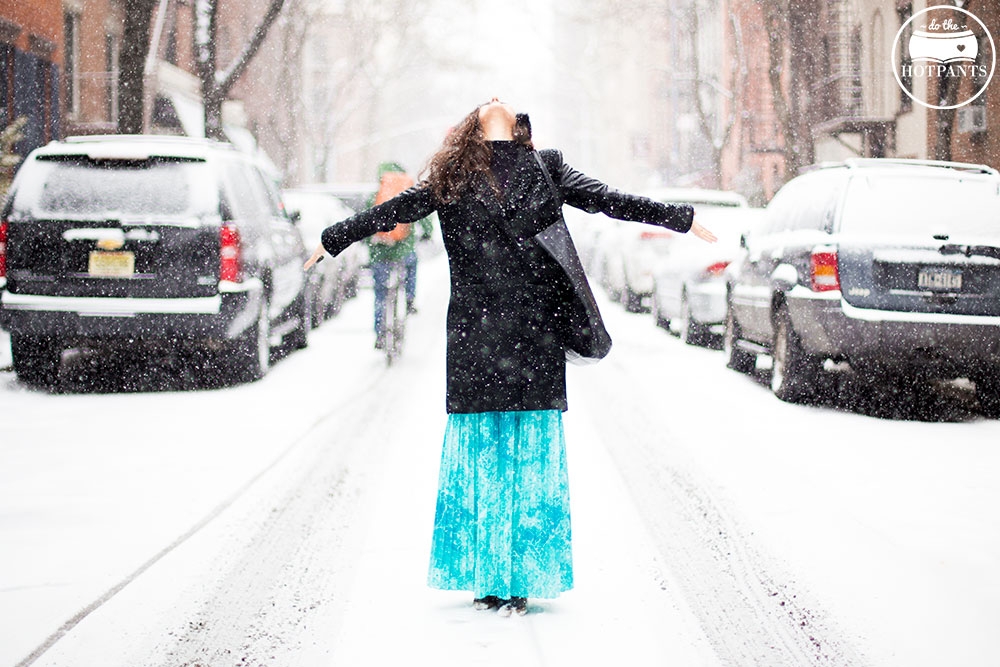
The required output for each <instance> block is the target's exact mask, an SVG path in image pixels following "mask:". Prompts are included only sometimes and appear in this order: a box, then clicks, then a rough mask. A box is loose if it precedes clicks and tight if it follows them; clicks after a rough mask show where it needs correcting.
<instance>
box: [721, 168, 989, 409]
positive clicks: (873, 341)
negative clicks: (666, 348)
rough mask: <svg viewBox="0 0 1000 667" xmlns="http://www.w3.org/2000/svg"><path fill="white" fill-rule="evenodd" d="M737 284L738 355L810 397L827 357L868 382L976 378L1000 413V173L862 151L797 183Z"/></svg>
mask: <svg viewBox="0 0 1000 667" xmlns="http://www.w3.org/2000/svg"><path fill="white" fill-rule="evenodd" d="M742 245H743V252H742V253H741V258H740V259H739V260H738V261H736V262H733V263H732V264H731V265H730V269H729V272H728V278H727V304H728V305H727V317H726V333H725V349H726V352H727V355H728V365H729V366H730V367H731V368H734V369H737V370H740V371H743V372H750V371H752V370H753V369H754V366H755V361H756V358H755V355H756V354H758V353H765V354H770V355H771V356H772V358H773V368H772V379H771V388H772V390H773V391H774V393H775V394H776V395H777V396H778V397H779V398H781V399H782V400H786V401H792V402H797V401H802V400H806V399H810V398H812V397H813V396H814V394H815V393H816V392H817V390H818V388H819V387H821V386H822V384H823V382H822V380H823V379H824V378H823V374H824V369H825V366H824V365H825V364H826V362H827V360H832V361H834V362H847V363H848V364H849V366H850V367H851V368H852V369H853V370H854V371H855V372H857V373H858V374H859V375H860V376H862V377H864V378H868V379H871V380H884V379H886V378H893V379H899V378H903V377H907V378H958V377H965V378H970V379H972V380H974V381H975V383H976V392H977V397H978V398H979V402H980V404H981V406H982V407H983V408H984V410H985V411H987V412H988V413H990V414H997V413H1000V174H998V172H997V171H995V170H994V169H991V168H989V167H985V166H982V165H972V164H960V163H951V162H930V161H921V160H889V159H857V160H848V161H847V162H845V163H843V164H837V165H830V166H820V167H817V168H815V169H813V170H811V171H808V172H807V173H805V174H803V175H801V176H799V177H797V178H794V179H793V180H791V181H789V182H788V183H787V184H786V185H785V186H784V187H783V188H782V189H781V190H780V191H779V192H778V193H777V195H776V196H775V197H774V199H773V200H772V201H771V203H770V204H769V205H768V207H767V210H766V215H765V219H764V221H763V223H762V225H761V226H760V227H758V228H757V229H754V230H752V231H751V232H749V233H748V234H746V235H745V237H744V241H743V244H742Z"/></svg>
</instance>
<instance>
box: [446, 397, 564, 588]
mask: <svg viewBox="0 0 1000 667" xmlns="http://www.w3.org/2000/svg"><path fill="white" fill-rule="evenodd" d="M570 538H571V535H570V518H569V478H568V474H567V469H566V443H565V439H564V438H563V426H562V413H561V412H560V411H558V410H539V411H532V412H484V413H472V414H450V415H448V426H447V428H446V430H445V435H444V448H443V452H442V455H441V472H440V477H439V480H438V498H437V511H436V515H435V518H434V536H433V541H432V545H431V563H430V573H429V576H428V583H429V585H430V586H431V587H433V588H440V589H445V590H458V591H471V592H472V593H473V594H474V597H477V598H481V597H485V596H487V595H496V596H497V597H500V598H504V599H509V598H511V597H526V598H527V597H531V598H554V597H556V596H558V595H559V594H560V593H561V592H563V591H567V590H569V589H571V588H572V587H573V559H572V555H571V539H570Z"/></svg>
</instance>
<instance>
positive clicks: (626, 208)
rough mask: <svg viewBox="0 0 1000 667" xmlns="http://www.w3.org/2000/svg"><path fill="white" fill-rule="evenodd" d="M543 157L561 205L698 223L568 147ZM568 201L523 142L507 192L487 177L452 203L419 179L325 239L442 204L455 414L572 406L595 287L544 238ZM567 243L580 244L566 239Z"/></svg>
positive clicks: (669, 223)
mask: <svg viewBox="0 0 1000 667" xmlns="http://www.w3.org/2000/svg"><path fill="white" fill-rule="evenodd" d="M541 154H542V157H543V159H544V162H545V164H546V166H547V167H548V170H549V172H550V174H551V175H552V179H553V181H554V182H555V185H556V188H557V189H558V191H559V194H560V195H561V197H562V202H561V203H565V204H569V205H570V206H575V207H577V208H580V209H583V210H585V211H588V212H591V213H596V212H601V213H604V214H605V215H607V216H609V217H612V218H617V219H620V220H634V221H639V222H646V223H650V224H654V225H659V226H662V227H668V228H670V229H673V230H675V231H678V232H686V231H687V230H688V229H690V227H691V221H692V219H693V215H694V214H693V209H692V208H691V207H690V206H687V205H670V204H663V203H660V202H656V201H653V200H651V199H647V198H645V197H638V196H635V195H629V194H626V193H623V192H619V191H617V190H613V189H611V188H609V187H608V186H607V185H605V184H604V183H601V182H600V181H597V180H595V179H593V178H590V177H589V176H586V175H584V174H582V173H580V172H578V171H576V170H574V169H573V168H572V167H570V166H569V165H567V164H566V163H565V162H563V159H562V154H561V153H559V152H558V151H541ZM561 203H560V202H559V201H557V200H556V199H555V197H554V196H553V193H552V191H551V189H550V187H549V185H548V183H547V181H546V180H545V178H544V174H543V173H542V171H541V168H540V167H539V165H538V164H537V162H536V161H535V159H534V157H533V155H532V153H531V151H529V150H527V149H525V150H524V151H523V155H522V156H520V157H519V158H518V160H517V162H516V164H515V167H514V170H513V172H512V174H511V177H510V180H509V183H508V185H507V189H506V193H505V197H504V198H503V199H499V198H498V197H497V196H496V195H495V194H494V193H493V190H492V189H491V188H490V187H489V185H488V184H486V183H479V184H477V185H476V186H474V187H472V188H470V190H469V191H468V192H467V193H466V194H464V195H463V196H461V197H460V198H459V199H458V200H457V201H455V202H452V203H444V202H441V201H439V200H438V199H437V198H436V197H435V196H434V194H433V192H432V191H431V189H430V188H428V187H424V185H423V184H421V185H417V186H416V187H414V188H411V189H410V190H407V191H406V192H404V193H402V194H400V195H399V196H397V197H395V198H394V199H391V200H389V201H387V202H385V203H384V204H381V205H380V206H376V207H374V208H371V209H369V210H367V211H363V212H361V213H359V214H357V215H355V216H353V217H351V218H348V219H347V220H345V221H343V222H341V223H338V224H336V225H333V226H332V227H328V228H327V229H326V230H324V232H323V237H322V241H323V246H324V247H325V248H326V249H327V251H329V252H330V253H331V254H334V255H336V254H338V253H340V252H342V251H343V250H344V249H345V248H347V247H348V246H349V245H350V244H351V243H354V242H355V241H358V240H361V239H363V238H365V237H367V236H369V235H371V234H373V233H375V232H377V231H387V230H390V229H392V228H393V227H394V226H395V225H396V224H397V223H401V222H412V221H415V220H419V219H420V218H423V217H425V216H427V215H429V214H430V213H431V212H433V211H437V213H438V218H439V220H440V222H441V232H442V236H443V238H444V245H445V250H446V251H447V253H448V261H449V266H450V270H451V300H450V302H449V305H448V321H447V327H448V350H447V381H448V382H447V393H448V395H447V409H448V412H494V411H515V410H565V409H566V354H565V346H564V341H565V340H566V337H565V332H566V330H567V328H568V327H569V326H570V325H571V324H570V323H571V322H575V323H576V326H579V322H578V321H577V320H575V319H574V318H572V317H571V316H570V312H571V311H572V310H573V308H574V306H575V305H577V304H578V303H579V299H578V298H577V297H576V296H575V294H578V293H579V288H580V287H584V288H586V285H583V286H580V285H577V286H574V284H573V280H576V281H580V280H582V281H584V282H585V281H586V278H585V277H583V276H582V274H581V275H576V274H575V273H574V275H572V276H571V275H570V274H569V273H568V272H567V271H566V269H565V268H564V266H565V263H564V262H563V263H561V262H560V261H557V258H555V257H553V255H552V254H550V253H552V252H553V247H552V245H551V244H550V243H544V242H539V239H538V238H535V236H536V235H537V234H538V233H539V232H542V231H543V230H545V229H546V228H547V227H549V226H550V225H552V224H553V223H555V222H558V221H560V220H561V215H562V214H561ZM543 245H544V247H543ZM567 251H568V252H570V253H574V252H575V251H573V250H572V247H571V246H570V247H569V248H568V249H567V248H565V247H564V248H562V252H567ZM560 259H561V260H564V259H565V258H560ZM577 264H578V262H577ZM574 289H577V291H576V292H574ZM585 291H586V292H587V293H589V288H586V290H585ZM592 310H593V312H592V313H590V315H591V318H595V317H596V321H593V319H592V321H591V322H590V326H592V327H600V328H601V330H603V323H602V322H601V321H600V314H599V313H597V311H596V308H594V309H592Z"/></svg>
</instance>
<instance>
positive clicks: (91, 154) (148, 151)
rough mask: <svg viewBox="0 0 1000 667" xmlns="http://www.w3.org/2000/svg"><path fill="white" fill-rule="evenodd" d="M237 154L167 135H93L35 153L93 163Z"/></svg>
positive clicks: (213, 144) (215, 143)
mask: <svg viewBox="0 0 1000 667" xmlns="http://www.w3.org/2000/svg"><path fill="white" fill-rule="evenodd" d="M219 150H224V151H233V152H236V149H235V148H234V147H233V146H232V145H230V144H226V143H222V142H219V141H214V140H211V139H198V138H192V137H177V136H168V135H148V134H143V135H94V136H79V137H67V138H66V139H64V140H63V141H53V142H50V143H48V144H46V145H45V146H42V147H41V148H38V149H37V150H36V151H35V153H34V154H35V155H36V156H57V155H86V156H87V157H88V158H90V159H93V160H115V159H118V160H142V159H146V158H150V157H175V158H188V159H202V160H204V159H206V158H207V157H208V155H209V154H210V153H212V152H215V151H219Z"/></svg>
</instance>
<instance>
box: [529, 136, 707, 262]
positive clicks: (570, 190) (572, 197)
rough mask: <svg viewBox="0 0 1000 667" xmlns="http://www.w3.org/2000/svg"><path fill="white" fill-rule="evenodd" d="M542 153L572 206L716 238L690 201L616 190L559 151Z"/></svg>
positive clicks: (703, 236) (705, 237) (619, 218)
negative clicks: (676, 201)
mask: <svg viewBox="0 0 1000 667" xmlns="http://www.w3.org/2000/svg"><path fill="white" fill-rule="evenodd" d="M541 153H542V155H543V157H544V158H545V163H546V165H547V166H548V167H549V170H550V171H551V172H552V177H553V179H554V180H555V182H556V184H557V186H558V187H559V189H560V191H561V194H562V197H563V201H564V202H565V203H567V204H569V205H570V206H574V207H576V208H579V209H583V210H584V211H587V212H588V213H603V214H605V215H607V216H608V217H611V218H615V219H618V220H631V221H635V222H645V223H648V224H652V225H658V226H660V227H667V228H668V229H672V230H674V231H676V232H691V233H692V234H694V235H695V236H697V237H698V238H700V239H703V240H705V241H708V242H709V243H713V242H714V241H716V240H717V239H716V237H715V234H713V233H712V232H710V231H709V230H708V229H706V228H704V227H702V226H701V225H700V224H698V223H697V222H695V220H694V208H693V207H692V206H691V205H689V204H664V203H663V202H659V201H656V200H654V199H650V198H648V197H642V196H640V195H633V194H629V193H627V192H622V191H620V190H616V189H614V188H612V187H609V186H608V185H607V184H605V183H602V182H601V181H599V180H597V179H596V178H591V177H590V176H587V175H586V174H584V173H582V172H579V171H577V170H576V169H574V168H573V167H571V166H569V165H568V164H566V163H565V162H564V161H563V158H562V154H561V153H560V152H559V151H549V150H547V151H541ZM553 167H555V168H554V169H553Z"/></svg>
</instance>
